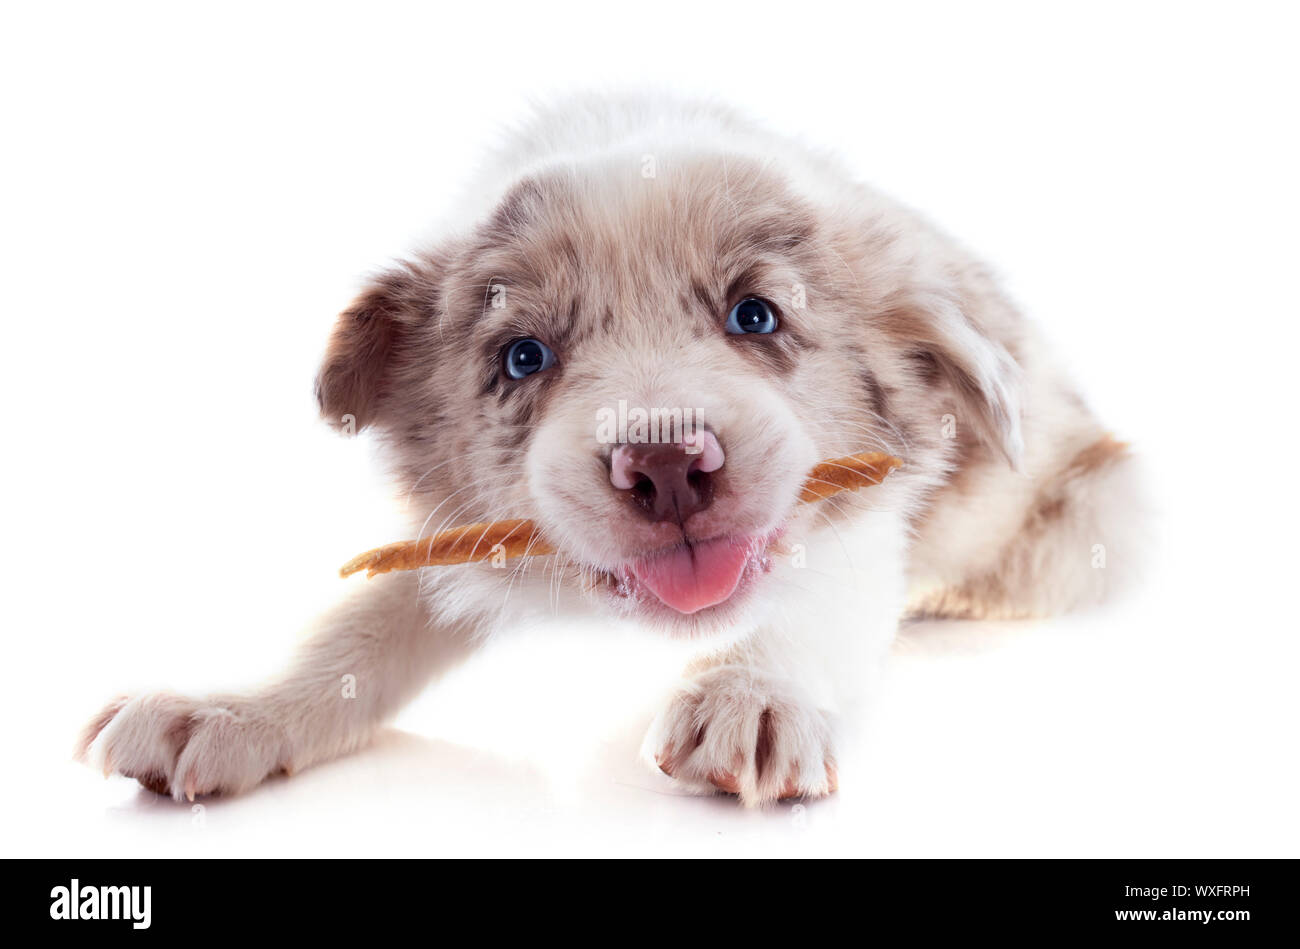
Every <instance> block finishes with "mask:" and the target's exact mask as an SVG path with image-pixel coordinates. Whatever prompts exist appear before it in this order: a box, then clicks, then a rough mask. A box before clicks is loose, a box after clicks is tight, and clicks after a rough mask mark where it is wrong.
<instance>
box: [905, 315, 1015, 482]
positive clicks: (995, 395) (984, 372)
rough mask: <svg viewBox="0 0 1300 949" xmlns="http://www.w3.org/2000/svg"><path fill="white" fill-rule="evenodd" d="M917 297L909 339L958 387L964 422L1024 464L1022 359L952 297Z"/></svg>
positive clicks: (929, 363)
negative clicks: (982, 327) (1021, 394)
mask: <svg viewBox="0 0 1300 949" xmlns="http://www.w3.org/2000/svg"><path fill="white" fill-rule="evenodd" d="M913 302H914V305H913V306H912V307H909V308H908V310H909V314H910V317H911V319H909V320H908V322H909V323H910V324H911V325H910V326H908V328H907V335H908V337H909V340H908V341H909V342H910V343H912V344H913V345H916V344H919V352H920V355H921V358H922V359H924V360H925V361H926V363H927V368H928V370H929V374H932V375H935V376H937V377H938V378H939V381H941V382H942V383H944V384H946V386H947V388H948V389H949V390H950V391H951V392H952V394H953V396H954V398H955V400H956V402H957V407H958V410H959V412H960V415H959V417H958V420H957V422H958V425H962V424H965V425H968V426H970V428H971V429H972V430H973V431H974V433H975V435H976V437H977V438H979V440H980V441H982V442H983V443H984V444H986V445H988V446H989V447H990V448H992V449H993V450H994V451H996V452H998V453H999V454H1001V455H1002V456H1003V457H1004V458H1005V459H1006V460H1007V463H1008V464H1009V465H1010V466H1011V467H1012V468H1016V469H1019V467H1020V460H1021V457H1022V455H1023V454H1024V438H1023V435H1022V432H1021V420H1020V415H1021V408H1020V391H1021V372H1020V366H1019V364H1018V363H1017V362H1016V361H1015V359H1014V358H1012V356H1011V354H1010V353H1009V352H1007V349H1006V347H1005V346H1004V345H1002V343H1000V342H998V341H997V340H995V339H993V338H991V337H990V336H989V335H988V334H987V333H986V332H984V331H983V330H982V329H980V328H979V327H978V326H977V325H976V324H975V323H974V322H972V321H971V319H969V318H968V316H967V315H966V314H965V313H964V312H962V309H961V307H959V306H958V305H957V304H956V303H955V302H953V301H952V300H950V299H947V298H943V297H939V296H931V297H928V298H925V299H921V300H914V301H913Z"/></svg>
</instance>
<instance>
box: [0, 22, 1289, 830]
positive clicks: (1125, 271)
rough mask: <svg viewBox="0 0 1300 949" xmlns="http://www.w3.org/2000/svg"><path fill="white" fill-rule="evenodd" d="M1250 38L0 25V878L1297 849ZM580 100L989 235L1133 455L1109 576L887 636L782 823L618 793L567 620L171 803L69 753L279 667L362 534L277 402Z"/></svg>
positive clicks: (1262, 79)
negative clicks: (388, 271) (386, 727)
mask: <svg viewBox="0 0 1300 949" xmlns="http://www.w3.org/2000/svg"><path fill="white" fill-rule="evenodd" d="M1293 10H1294V8H1293V7H1291V8H1288V5H1285V4H1277V5H1258V4H1250V3H1231V4H1227V3H1225V4H1221V5H1217V6H1206V5H1199V4H1189V3H1178V4H1159V5H1157V4H1135V3H1124V4H1114V5H1112V4H1099V3H1088V4H1080V5H1079V6H1078V7H1077V8H1075V9H1070V8H1068V7H1065V6H1062V5H1057V4H1016V5H1006V4H989V3H979V4H912V3H909V4H901V3H889V4H869V3H867V4H864V3H853V4H849V3H843V4H834V5H821V4H816V3H812V2H800V3H796V4H763V3H757V2H754V3H744V4H736V5H727V6H726V7H725V8H724V6H723V5H721V4H710V3H703V2H692V3H685V4H676V3H669V2H660V0H656V2H654V3H643V4H625V5H617V4H592V5H589V6H575V7H571V8H569V7H565V6H564V5H562V4H555V3H543V4H527V5H526V4H519V5H498V4H492V3H486V2H476V3H470V4H432V3H431V4H420V5H410V6H397V5H390V4H384V3H375V2H367V3H364V4H361V3H358V4H354V5H351V6H349V7H339V6H334V5H328V4H319V3H316V4H304V5H301V6H298V5H284V4H250V5H243V4H232V3H225V4H220V5H213V6H212V7H211V9H210V10H208V11H207V12H198V11H197V10H196V9H195V8H193V7H191V6H189V5H186V7H185V9H184V10H182V9H180V8H179V7H177V6H176V5H174V4H158V5H156V6H141V5H132V4H97V5H85V6H73V5H65V4H45V5H41V6H40V7H39V8H38V7H36V6H30V7H29V8H28V9H27V10H26V11H25V12H19V11H17V10H16V8H15V5H9V6H7V7H6V13H5V14H4V17H3V19H4V22H3V24H2V25H0V89H2V90H3V92H0V96H3V133H2V134H3V148H2V149H0V166H2V168H3V175H2V177H0V187H2V188H3V195H2V197H3V206H2V207H0V218H2V220H0V241H2V242H3V246H2V247H0V268H2V274H3V275H2V278H0V279H3V287H0V290H2V291H3V292H2V293H0V306H3V354H4V355H3V373H2V378H0V387H2V388H3V403H2V404H3V407H4V419H5V422H6V425H5V429H6V431H5V438H4V440H3V443H2V444H3V446H4V449H3V451H4V463H3V468H2V469H0V478H3V489H4V493H3V519H4V520H3V523H4V530H3V543H2V544H0V568H2V570H0V583H2V584H3V606H2V607H0V608H2V609H3V617H4V618H3V624H4V626H3V629H4V637H3V640H2V645H0V649H3V656H4V666H3V680H4V688H3V689H0V701H2V702H3V718H2V719H0V721H2V727H3V754H4V761H3V763H4V768H3V771H2V772H0V829H2V833H0V849H2V852H3V853H4V854H5V855H51V856H52V855H87V856H89V855H148V854H179V855H204V854H313V855H316V854H320V855H325V854H331V855H348V854H371V855H391V854H411V855H435V854H523V853H568V854H578V853H621V854H647V853H662V854H746V855H747V854H780V853H794V854H819V853H841V854H863V855H870V854H879V855H1053V856H1066V855H1089V856H1102V855H1105V856H1121V855H1145V856H1176V855H1213V856H1221V855H1239V856H1262V855H1288V856H1300V833H1298V830H1297V818H1296V808H1295V798H1296V785H1297V778H1298V777H1300V766H1298V765H1297V754H1296V752H1297V742H1296V726H1297V718H1298V717H1297V700H1296V697H1295V693H1296V690H1295V685H1294V683H1295V678H1296V674H1297V659H1298V658H1300V649H1298V647H1297V633H1298V632H1300V630H1298V629H1297V627H1298V626H1300V624H1298V623H1297V620H1296V609H1295V604H1296V578H1295V567H1296V559H1297V558H1296V552H1295V546H1294V544H1295V537H1296V529H1297V518H1296V513H1297V510H1296V509H1297V503H1296V494H1297V491H1296V485H1295V478H1296V448H1295V444H1296V422H1295V418H1296V407H1295V398H1294V392H1295V380H1296V376H1297V370H1296V343H1297V332H1296V324H1297V320H1298V319H1300V312H1298V310H1300V308H1298V307H1297V302H1296V301H1297V280H1296V262H1297V259H1298V253H1297V252H1298V251H1300V246H1298V241H1297V236H1296V235H1297V220H1298V212H1300V189H1298V188H1297V173H1296V169H1297V168H1298V167H1300V148H1297V138H1296V136H1297V131H1296V130H1297V124H1298V123H1297V121H1296V91H1297V88H1298V84H1297V81H1298V80H1300V74H1298V72H1297V68H1296V55H1295V51H1296V39H1297V30H1296V25H1297V24H1296V22H1295V19H1294V14H1293V12H1292V11H1293ZM615 84H633V85H646V84H649V85H652V86H664V87H668V88H673V89H679V90H683V91H686V92H694V93H702V94H716V95H718V96H720V97H722V98H723V99H725V100H729V101H731V102H733V103H735V104H737V105H739V106H740V107H742V108H744V109H746V110H748V111H750V112H752V113H753V114H755V115H756V116H758V117H759V118H760V119H761V120H763V121H765V122H766V123H768V124H769V125H771V126H773V127H775V128H779V129H782V130H785V131H790V132H794V133H797V134H800V135H803V136H804V137H806V138H807V139H808V140H809V141H811V142H814V143H818V144H823V145H829V146H833V147H836V148H838V149H839V150H840V151H841V152H842V153H843V154H844V155H845V157H846V158H847V159H848V160H849V161H850V162H851V163H852V164H853V165H854V167H856V168H858V169H860V172H861V174H862V175H863V177H864V178H866V179H867V180H869V181H871V182H873V183H875V184H877V185H878V186H880V187H882V188H884V189H886V190H889V191H891V192H893V193H894V194H896V195H898V196H900V197H901V198H903V199H904V200H906V201H908V202H910V203H912V204H914V205H916V206H918V207H920V208H922V209H923V210H925V211H926V212H927V213H929V214H930V215H932V216H933V217H934V218H935V219H936V220H938V221H939V222H940V223H941V224H942V225H943V226H944V227H945V228H947V229H948V230H950V231H951V232H952V233H954V234H956V235H958V236H959V237H960V238H961V239H963V240H964V241H965V242H966V243H968V244H969V245H970V246H972V247H974V248H976V249H978V250H979V251H980V252H981V253H983V254H984V255H985V256H986V257H987V258H988V259H989V260H990V261H991V262H992V264H993V265H994V266H995V267H996V268H997V269H998V270H999V272H1001V273H1002V274H1003V275H1004V277H1005V280H1006V282H1007V285H1008V286H1009V288H1010V290H1011V291H1012V292H1013V294H1014V295H1015V297H1016V298H1017V299H1018V300H1019V301H1020V302H1021V303H1022V304H1023V306H1024V307H1025V308H1026V310H1027V311H1028V312H1029V313H1030V314H1031V315H1032V316H1033V317H1034V318H1036V319H1038V320H1039V321H1040V322H1041V323H1042V324H1043V325H1044V326H1045V327H1046V329H1047V333H1048V335H1049V336H1050V337H1051V338H1052V339H1053V340H1054V341H1055V342H1056V344H1057V345H1058V346H1059V348H1060V350H1061V351H1062V352H1063V353H1064V354H1065V355H1066V357H1067V360H1068V362H1069V364H1070V365H1071V367H1072V368H1073V371H1074V372H1075V373H1076V374H1077V376H1078V377H1079V379H1080V381H1081V383H1082V385H1083V387H1084V389H1085V391H1086V392H1087V393H1088V394H1089V397H1090V399H1091V400H1092V402H1093V404H1094V405H1095V406H1096V408H1097V409H1098V411H1099V412H1100V413H1101V414H1102V415H1103V416H1104V417H1105V418H1106V419H1107V421H1108V422H1109V423H1110V424H1111V425H1112V427H1113V428H1114V430H1115V431H1116V432H1117V433H1118V434H1119V435H1120V436H1121V437H1124V438H1127V439H1129V440H1131V441H1132V442H1134V443H1135V444H1136V445H1137V446H1138V447H1139V449H1140V450H1141V451H1142V453H1143V455H1144V457H1145V458H1146V460H1147V464H1148V467H1149V471H1150V478H1151V484H1152V488H1153V492H1154V494H1155V495H1156V497H1157V498H1158V499H1159V501H1160V504H1161V507H1162V510H1163V514H1162V517H1161V520H1160V524H1161V528H1160V532H1161V536H1162V553H1161V555H1160V556H1159V557H1158V558H1156V559H1155V561H1154V563H1153V565H1152V573H1151V575H1150V577H1149V578H1148V579H1147V581H1146V584H1145V586H1144V587H1143V592H1142V593H1141V595H1140V596H1138V597H1137V598H1136V599H1134V600H1131V601H1129V602H1126V603H1123V604H1120V605H1118V606H1116V607H1115V608H1114V609H1112V610H1109V611H1107V612H1104V613H1099V614H1092V615H1086V616H1080V617H1075V618H1071V619H1068V620H1062V621H1059V622H1052V623H1041V624H1033V625H1027V626H1018V625H1001V626H990V625H979V624H955V625H951V626H931V627H924V628H919V629H915V630H911V631H908V632H907V633H906V634H905V636H904V637H903V639H902V640H901V642H900V645H899V648H898V649H897V650H896V655H895V657H894V659H893V661H892V663H891V667H890V670H889V675H888V679H887V682H886V684H885V686H884V688H883V689H882V692H881V694H880V696H879V703H878V712H877V719H876V728H875V729H874V735H873V736H872V740H871V742H870V744H869V746H868V747H867V748H866V749H865V750H864V752H863V755H862V757H861V758H860V768H859V769H857V770H856V771H855V772H852V773H850V774H849V775H846V780H845V786H844V788H843V791H842V792H841V794H840V795H838V796H837V797H836V798H834V799H832V800H830V801H827V802H822V803H815V804H810V805H808V806H807V807H806V808H804V809H802V810H796V809H794V808H792V807H790V806H788V805H787V806H782V807H778V808H775V809H772V810H770V811H766V812H756V811H743V810H741V809H739V808H737V807H736V805H735V804H734V803H733V802H731V801H729V800H727V799H722V798H717V799H696V798H687V797H682V796H680V795H678V794H677V793H676V792H675V791H674V790H673V789H672V788H671V786H670V784H669V782H668V781H667V780H666V779H664V778H662V776H660V775H657V774H653V773H650V772H649V771H647V770H645V769H644V768H643V767H642V766H641V765H640V764H639V763H638V762H637V761H636V759H635V751H636V747H637V744H638V742H639V737H640V731H641V730H642V729H643V728H644V726H645V724H646V722H647V720H648V715H649V713H650V705H649V701H650V693H651V691H652V690H651V686H650V684H649V683H648V679H649V677H648V676H645V675H641V676H634V675H632V674H631V673H630V672H629V667H638V668H640V669H641V671H643V672H645V671H648V670H654V671H656V672H657V673H658V674H659V675H660V676H661V678H660V679H659V680H658V682H657V685H663V684H664V681H665V680H664V679H663V678H662V676H665V675H670V674H671V672H672V670H671V669H670V668H668V667H667V666H666V665H665V664H664V663H663V662H662V661H661V658H662V657H648V658H644V657H638V658H635V659H633V658H630V657H629V656H628V655H627V654H626V653H625V652H623V651H622V647H620V648H619V649H615V648H613V647H612V646H611V645H610V644H609V643H608V642H607V641H606V640H605V639H604V638H602V637H601V636H600V635H598V634H591V633H588V634H584V635H580V634H579V633H578V632H577V631H575V633H574V636H573V637H572V638H571V639H568V640H565V641H560V642H537V641H532V640H529V639H521V640H520V641H517V642H512V643H504V644H502V646H501V647H500V648H497V649H494V650H492V652H491V653H490V654H489V655H488V656H486V657H484V658H483V660H482V661H480V662H478V663H477V664H475V665H474V666H472V667H470V668H468V669H467V670H465V672H464V673H463V674H461V675H458V676H457V677H455V678H454V679H453V680H452V681H450V682H449V683H447V686H446V687H445V688H443V689H440V690H438V691H436V692H435V693H430V694H429V695H427V696H426V697H425V698H424V699H422V700H421V701H420V702H419V703H417V705H416V706H414V707H413V708H412V709H411V710H410V711H408V712H407V713H406V714H404V715H403V717H402V718H400V719H399V720H398V722H397V723H396V726H397V727H396V728H394V729H392V730H390V731H387V732H385V733H384V734H383V736H382V737H381V739H380V741H379V742H378V743H377V745H376V746H375V747H374V748H373V749H371V750H369V751H367V752H365V753H363V754H361V755H358V756H356V757H354V758H351V759H347V760H344V761H340V762H336V763H333V764H328V765H323V766H320V767H317V768H315V769H312V770H309V771H308V772H306V773H303V774H301V775H300V776H298V777H295V778H294V779H292V780H287V781H286V780H282V779H281V780H276V781H273V782H272V783H270V784H269V785H267V786H265V787H263V788H262V789H260V790H258V791H256V792H254V793H252V794H250V795H248V796H246V797H244V798H240V799H235V800H212V801H209V802H207V803H206V811H205V812H204V814H203V815H202V816H203V820H202V821H196V820H195V818H194V815H193V814H192V812H191V810H190V808H189V806H187V805H175V804H172V803H171V802H169V801H165V800H162V799H159V798H156V797H154V796H153V795H151V794H149V793H148V792H145V791H141V790H139V789H138V788H137V787H136V786H135V785H134V784H133V783H132V782H128V781H126V780H125V779H122V778H114V779H112V780H109V781H107V782H105V781H104V780H103V779H102V778H101V777H99V776H98V775H96V774H93V773H92V772H91V771H90V770H89V769H87V768H84V767H81V766H78V765H74V764H72V763H71V762H70V751H71V747H72V740H73V737H74V735H75V733H76V731H77V729H78V728H79V727H80V725H81V724H82V722H83V720H85V719H86V718H87V717H88V716H89V715H91V714H92V713H93V712H95V711H96V710H97V709H98V708H99V707H100V705H101V703H102V702H104V701H105V700H107V699H108V698H110V697H112V696H113V695H115V694H117V693H118V692H121V691H133V690H139V689H145V688H157V687H172V688H177V689H203V688H208V687H218V688H224V687H231V686H236V685H239V684H241V683H246V682H252V681H256V680H257V679H259V678H261V677H263V676H265V675H267V674H269V673H271V672H273V671H274V670H275V669H276V667H277V665H278V664H279V663H280V662H282V660H283V658H284V656H285V655H287V654H288V652H289V651H290V650H291V649H292V647H293V645H294V643H295V641H296V640H297V637H298V635H299V632H298V631H299V630H300V629H301V628H302V627H303V625H304V623H305V622H306V621H307V620H308V619H309V618H310V617H311V615H312V614H313V613H314V612H315V611H316V610H317V609H319V608H320V607H321V606H322V605H323V604H325V603H328V602H329V601H330V600H331V599H332V598H334V597H336V596H337V595H338V594H339V591H340V589H341V588H342V585H343V584H344V581H341V580H339V579H337V577H336V575H335V570H336V568H337V566H338V565H339V563H341V562H342V561H343V560H345V559H347V558H348V557H349V556H351V555H352V554H354V553H356V552H357V551H359V550H362V549H365V548H367V547H370V546H373V545H374V544H377V543H380V542H385V541H388V540H392V539H395V536H394V534H393V531H394V529H395V528H394V526H393V525H394V524H395V523H396V518H395V516H394V514H393V511H394V504H393V500H392V498H391V493H392V492H391V491H390V489H389V488H388V487H387V486H386V484H385V483H384V481H383V478H382V474H381V473H380V470H379V468H378V466H377V465H375V464H374V462H373V460H372V459H371V458H370V456H369V451H368V447H367V445H366V443H365V442H364V441H363V440H358V441H348V440H344V439H338V438H336V437H335V436H333V435H331V434H330V433H329V432H328V431H327V430H326V428H325V427H324V425H323V424H321V423H320V422H318V421H317V420H316V417H315V409H314V405H313V401H312V394H311V387H312V379H313V375H314V372H315V368H316V365H315V364H316V361H317V360H318V359H319V357H320V354H321V352H322V350H323V346H324V341H325V337H326V334H327V332H328V329H329V326H330V323H331V320H332V319H333V316H334V314H335V313H337V311H338V310H339V309H341V307H342V306H343V305H344V304H345V303H346V302H347V301H348V300H349V299H350V296H351V295H352V293H353V292H354V291H355V289H356V288H357V286H358V284H359V281H360V280H361V278H362V277H363V276H364V275H365V274H366V273H367V272H370V271H372V270H374V269H376V268H379V267H381V266H383V265H384V264H385V263H386V262H387V261H389V260H390V259H391V258H393V257H394V256H396V255H398V254H400V253H402V252H403V251H404V250H406V249H408V248H409V247H410V246H411V245H412V242H413V241H414V240H415V239H416V238H417V237H418V236H422V235H424V234H426V233H427V232H428V229H429V227H430V226H431V223H432V222H434V221H436V220H437V218H438V216H439V215H440V214H441V213H442V212H443V211H444V210H445V209H446V208H447V207H448V206H449V205H450V204H451V202H452V201H453V199H454V198H455V197H456V194H457V191H456V189H457V187H458V182H459V181H460V180H461V179H462V178H463V177H464V176H465V175H466V174H467V172H468V171H470V170H471V169H472V168H473V167H474V163H475V161H476V160H477V156H478V155H479V154H480V153H481V148H482V147H483V146H484V145H485V144H487V143H489V142H491V141H492V140H493V137H494V136H495V135H496V133H497V130H498V129H499V128H500V127H501V125H502V124H503V123H507V122H509V121H511V120H512V119H514V118H516V117H518V116H519V114H520V113H521V111H522V109H523V107H524V105H525V100H526V97H528V96H530V95H539V96H546V95H550V94H552V93H555V92H559V91H564V90H568V89H589V88H596V89H601V88H606V87H609V86H611V85H615ZM350 582H364V581H363V580H359V579H354V580H353V581H350ZM543 668H548V669H550V668H553V670H554V671H551V672H549V673H548V674H547V675H546V676H541V675H538V674H537V672H538V670H540V669H543ZM566 670H567V671H566ZM642 680H647V681H642ZM592 710H595V711H596V713H597V714H595V715H592V714H591V712H592Z"/></svg>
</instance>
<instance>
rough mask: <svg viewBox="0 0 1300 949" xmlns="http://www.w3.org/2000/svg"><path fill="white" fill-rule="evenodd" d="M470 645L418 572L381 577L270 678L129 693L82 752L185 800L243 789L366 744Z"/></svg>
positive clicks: (97, 724)
mask: <svg viewBox="0 0 1300 949" xmlns="http://www.w3.org/2000/svg"><path fill="white" fill-rule="evenodd" d="M469 649H470V646H469V637H468V636H467V635H466V634H465V631H464V630H460V629H455V628H450V629H449V628H441V627H438V626H435V625H431V624H430V619H429V616H428V613H427V611H426V610H425V608H424V607H423V605H422V602H421V599H420V596H419V591H418V584H417V578H416V576H415V574H394V575H390V576H385V577H381V578H377V579H374V580H371V581H369V582H368V585H367V586H366V587H365V588H364V589H363V590H361V591H359V595H357V596H356V597H355V598H353V599H351V600H349V601H347V602H345V603H343V604H341V605H340V606H338V607H336V608H335V609H334V610H332V611H331V612H330V613H328V614H327V615H326V616H325V617H324V618H323V620H322V622H321V624H320V628H319V629H318V630H317V631H316V633H315V634H314V635H313V636H312V637H311V638H310V639H309V640H308V641H307V642H306V643H305V644H304V645H303V647H302V648H301V650H300V652H299V653H298V655H297V657H296V658H295V660H294V662H293V664H292V666H291V667H290V669H289V670H288V671H287V672H286V673H285V674H284V675H282V676H280V677H279V678H278V679H276V680H274V681H273V682H272V683H271V684H270V685H267V686H264V687H262V688H259V689H255V690H250V691H248V692H238V693H231V694H226V695H212V696H208V697H206V698H191V697H187V696H182V695H176V694H173V693H167V692H154V693H147V694H144V695H140V696H135V697H123V698H120V699H118V700H116V701H114V702H111V703H109V705H108V706H107V707H106V708H105V709H104V710H103V711H101V712H100V714H99V715H97V716H96V717H95V718H94V719H93V720H92V721H91V722H90V723H89V724H88V725H87V726H86V729H85V730H84V732H83V733H82V735H81V738H80V740H79V743H78V754H79V756H81V757H83V758H85V757H89V758H91V759H93V760H94V761H95V763H96V764H98V765H100V766H102V768H103V770H104V773H105V774H109V773H112V772H117V773H119V774H124V775H126V776H128V777H133V778H136V779H137V780H138V781H139V782H140V783H141V784H143V785H145V786H146V787H148V788H150V789H152V790H154V791H157V792H159V793H163V794H170V795H171V796H173V797H175V798H177V799H178V800H179V799H180V798H182V797H189V798H190V799H193V797H194V796H195V795H196V794H211V793H237V792H240V791H245V790H247V789H249V788H251V787H253V786H254V785H256V784H258V783H259V782H261V781H262V780H263V779H265V778H266V777H267V776H268V775H271V774H275V773H278V772H281V771H283V772H287V773H293V772H295V771H298V770H301V769H302V768H305V767H308V766H309V765H312V764H315V763H317V762H320V761H325V760H328V759H330V758H333V757H336V756H338V755H341V754H344V753H346V752H349V751H352V750H354V749H355V748H357V747H359V746H361V745H362V744H364V743H365V742H366V741H367V740H368V739H369V738H370V736H371V735H372V734H373V733H374V731H375V729H376V728H377V727H378V726H379V725H380V724H381V723H382V722H383V721H384V720H386V719H387V718H389V717H390V716H392V715H393V714H394V713H395V712H396V711H397V710H398V709H399V708H400V707H401V706H402V705H403V704H405V703H406V702H407V701H409V700H410V699H411V698H412V697H414V695H415V694H416V693H417V692H418V691H419V690H420V689H421V688H422V687H423V686H424V685H425V684H426V683H427V682H428V681H429V680H430V679H431V678H433V677H434V676H436V675H438V674H439V673H440V672H441V671H443V670H445V669H447V668H448V667H450V666H451V665H453V664H455V663H456V662H457V661H458V660H459V659H460V658H462V657H463V656H464V655H466V654H467V652H468V651H469Z"/></svg>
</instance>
